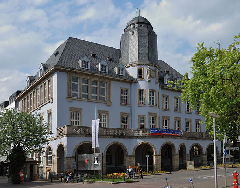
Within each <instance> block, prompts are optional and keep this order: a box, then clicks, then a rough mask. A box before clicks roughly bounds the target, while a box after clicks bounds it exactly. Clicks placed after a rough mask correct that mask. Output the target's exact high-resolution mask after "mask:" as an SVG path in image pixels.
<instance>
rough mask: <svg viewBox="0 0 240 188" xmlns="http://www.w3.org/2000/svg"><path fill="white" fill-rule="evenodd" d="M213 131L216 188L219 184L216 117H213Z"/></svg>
mask: <svg viewBox="0 0 240 188" xmlns="http://www.w3.org/2000/svg"><path fill="white" fill-rule="evenodd" d="M213 131H214V179H215V188H217V187H218V185H217V152H216V125H215V117H213Z"/></svg>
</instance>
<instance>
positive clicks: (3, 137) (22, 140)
mask: <svg viewBox="0 0 240 188" xmlns="http://www.w3.org/2000/svg"><path fill="white" fill-rule="evenodd" d="M47 136H48V132H47V124H45V123H43V121H42V118H41V117H40V115H38V114H32V113H27V112H19V111H17V110H15V109H12V110H6V111H4V112H2V113H0V154H2V155H7V156H8V159H9V161H10V165H9V175H10V177H11V179H12V183H14V184H17V183H20V177H19V173H20V170H21V169H22V168H23V166H24V163H25V161H26V155H25V154H26V152H39V151H40V150H41V148H42V145H44V144H46V143H47V141H48V139H47Z"/></svg>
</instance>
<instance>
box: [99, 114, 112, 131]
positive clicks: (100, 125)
mask: <svg viewBox="0 0 240 188" xmlns="http://www.w3.org/2000/svg"><path fill="white" fill-rule="evenodd" d="M103 116H106V118H104V119H105V120H106V121H103ZM98 118H99V119H100V120H99V127H102V128H109V112H108V111H106V110H98ZM103 123H104V124H106V126H103Z"/></svg>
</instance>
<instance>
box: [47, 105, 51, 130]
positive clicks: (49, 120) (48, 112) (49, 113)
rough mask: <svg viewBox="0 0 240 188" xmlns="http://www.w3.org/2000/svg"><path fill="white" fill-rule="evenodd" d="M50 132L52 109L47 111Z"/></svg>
mask: <svg viewBox="0 0 240 188" xmlns="http://www.w3.org/2000/svg"><path fill="white" fill-rule="evenodd" d="M47 115H48V117H47V122H48V132H50V133H51V132H52V109H50V110H48V111H47Z"/></svg>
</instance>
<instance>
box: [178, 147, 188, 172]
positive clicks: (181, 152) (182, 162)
mask: <svg viewBox="0 0 240 188" xmlns="http://www.w3.org/2000/svg"><path fill="white" fill-rule="evenodd" d="M178 156H179V169H186V163H187V161H186V145H185V144H180V145H179V149H178Z"/></svg>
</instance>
